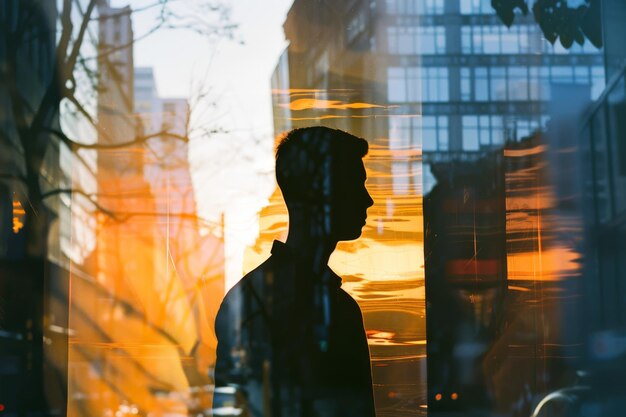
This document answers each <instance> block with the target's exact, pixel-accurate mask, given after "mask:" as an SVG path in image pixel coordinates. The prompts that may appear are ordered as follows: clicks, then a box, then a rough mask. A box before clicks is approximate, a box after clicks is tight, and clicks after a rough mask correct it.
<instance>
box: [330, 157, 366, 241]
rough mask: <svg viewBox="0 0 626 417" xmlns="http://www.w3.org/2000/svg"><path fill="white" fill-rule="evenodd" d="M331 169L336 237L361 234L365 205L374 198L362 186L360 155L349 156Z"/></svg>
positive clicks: (341, 238) (354, 236) (363, 177)
mask: <svg viewBox="0 0 626 417" xmlns="http://www.w3.org/2000/svg"><path fill="white" fill-rule="evenodd" d="M338 168H339V169H336V170H335V172H334V178H333V184H334V188H335V189H334V193H333V204H332V223H333V226H334V227H333V228H334V234H335V236H336V238H337V240H354V239H357V238H358V237H359V236H361V232H362V229H363V226H365V219H366V218H367V209H368V208H369V207H371V206H372V204H373V203H374V201H373V200H372V198H371V197H370V195H369V193H368V191H367V189H366V188H365V181H366V179H367V175H366V173H365V167H364V165H363V161H362V160H361V158H350V159H349V160H346V161H342V162H341V163H340V164H339V165H338Z"/></svg>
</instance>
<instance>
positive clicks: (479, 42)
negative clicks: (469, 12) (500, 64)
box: [461, 25, 534, 55]
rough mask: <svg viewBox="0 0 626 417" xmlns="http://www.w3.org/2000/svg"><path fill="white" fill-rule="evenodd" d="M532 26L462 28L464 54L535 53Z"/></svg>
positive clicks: (462, 49)
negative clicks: (532, 43)
mask: <svg viewBox="0 0 626 417" xmlns="http://www.w3.org/2000/svg"><path fill="white" fill-rule="evenodd" d="M532 33H533V32H532V29H531V26H530V25H513V26H511V27H510V28H507V27H506V26H503V25H498V26H495V25H482V26H462V27H461V51H462V53H464V54H493V55H500V54H525V53H532V52H534V51H533V50H532V49H533V48H532V45H531V41H530V40H531V34H532Z"/></svg>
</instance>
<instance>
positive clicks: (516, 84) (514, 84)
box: [507, 67, 528, 101]
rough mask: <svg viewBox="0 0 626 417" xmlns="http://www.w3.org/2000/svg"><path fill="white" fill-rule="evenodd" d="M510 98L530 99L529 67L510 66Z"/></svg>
mask: <svg viewBox="0 0 626 417" xmlns="http://www.w3.org/2000/svg"><path fill="white" fill-rule="evenodd" d="M507 71H508V77H509V80H508V87H509V100H513V101H515V100H528V68H527V67H509V68H508V70H507Z"/></svg>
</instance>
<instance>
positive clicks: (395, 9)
mask: <svg viewBox="0 0 626 417" xmlns="http://www.w3.org/2000/svg"><path fill="white" fill-rule="evenodd" d="M386 5H387V13H388V14H399V15H428V14H443V12H444V0H387V3H386Z"/></svg>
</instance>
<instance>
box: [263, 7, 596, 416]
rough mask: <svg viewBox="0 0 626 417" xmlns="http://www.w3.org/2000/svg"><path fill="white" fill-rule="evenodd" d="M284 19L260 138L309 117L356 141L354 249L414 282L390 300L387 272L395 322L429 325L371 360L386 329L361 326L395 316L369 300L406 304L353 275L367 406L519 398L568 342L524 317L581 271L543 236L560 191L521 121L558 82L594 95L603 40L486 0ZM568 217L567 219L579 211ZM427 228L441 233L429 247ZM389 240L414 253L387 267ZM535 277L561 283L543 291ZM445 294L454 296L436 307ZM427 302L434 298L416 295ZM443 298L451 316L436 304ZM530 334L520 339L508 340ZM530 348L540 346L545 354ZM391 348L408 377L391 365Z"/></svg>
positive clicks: (497, 405)
mask: <svg viewBox="0 0 626 417" xmlns="http://www.w3.org/2000/svg"><path fill="white" fill-rule="evenodd" d="M284 29H285V36H286V38H287V40H288V41H289V46H288V47H287V49H286V50H285V52H284V53H283V55H282V56H281V58H280V60H279V63H278V65H277V67H276V70H275V71H274V74H273V76H272V88H273V108H274V126H275V133H276V137H277V138H279V136H280V134H281V133H283V132H285V131H286V130H289V129H291V128H294V127H303V126H308V125H312V124H324V125H328V126H331V127H337V128H340V129H344V130H347V131H349V132H351V133H353V134H356V135H359V136H362V137H365V138H366V139H367V140H368V141H369V143H370V156H369V157H368V158H367V159H366V167H367V170H368V177H369V179H368V188H369V189H370V193H371V194H372V196H373V197H374V200H375V205H374V207H372V208H371V209H370V210H369V218H368V224H367V226H366V227H365V228H364V232H363V236H362V238H361V240H360V242H361V246H360V249H359V250H360V251H362V252H365V251H366V249H363V248H369V249H373V248H375V249H374V250H375V251H376V250H378V251H381V252H380V255H381V257H380V258H378V259H380V260H381V263H384V266H383V267H381V268H382V269H384V270H386V271H387V279H389V280H395V282H396V284H397V285H399V282H402V283H403V284H404V285H407V286H409V287H411V288H416V289H419V291H416V293H415V294H411V296H410V297H406V298H404V297H403V296H399V295H398V294H397V293H394V292H393V290H392V289H391V287H392V286H391V285H390V286H389V288H388V289H387V291H388V293H385V292H384V291H383V292H382V293H384V294H385V296H386V297H389V298H388V300H392V299H394V300H395V301H396V303H397V304H396V305H398V304H402V303H404V302H406V303H407V305H410V306H411V308H409V309H407V311H408V312H409V317H408V321H409V322H411V323H412V325H413V326H415V327H417V328H418V329H419V330H418V331H417V334H418V336H417V337H416V336H415V333H413V335H412V337H415V338H416V339H417V340H419V343H421V342H423V343H424V344H426V331H425V328H428V347H427V349H426V350H424V351H421V350H419V349H413V350H411V349H406V350H405V351H403V353H402V355H399V357H402V358H403V361H398V362H389V363H386V362H385V359H384V358H385V357H386V355H390V352H392V351H394V349H396V347H395V346H394V343H393V342H394V341H395V338H393V337H392V338H391V339H390V340H388V341H387V345H386V346H382V344H381V341H380V340H378V338H377V337H376V336H375V335H376V334H377V333H376V332H374V331H373V330H374V329H379V328H381V327H383V328H385V329H386V330H387V331H388V332H390V333H392V332H395V333H396V334H397V335H405V334H408V333H410V332H411V331H409V329H410V328H411V327H410V326H408V325H406V326H405V325H403V326H397V323H398V322H400V320H398V321H396V326H395V327H394V324H391V323H389V322H385V320H382V319H381V318H380V316H378V313H380V312H381V311H385V314H387V317H394V316H398V317H400V316H402V315H403V314H404V311H401V310H402V309H399V308H397V307H396V306H394V305H393V303H391V302H389V303H386V302H385V301H383V300H377V297H381V298H382V293H376V292H374V293H370V292H369V289H368V285H367V283H365V284H362V285H356V286H350V287H349V290H351V294H353V296H355V298H357V300H358V301H359V302H360V305H361V308H362V309H363V312H364V318H365V323H366V328H370V329H372V336H371V337H370V349H371V354H372V358H373V360H374V362H373V363H374V364H375V365H374V367H373V374H374V383H375V386H376V399H377V407H378V408H379V411H381V412H382V411H383V410H391V409H395V410H406V408H405V406H406V404H408V403H412V404H414V405H415V407H413V411H412V413H413V414H411V413H409V414H408V415H418V414H419V413H420V412H423V410H424V409H425V408H426V406H427V407H428V409H429V410H430V411H432V412H436V411H437V410H466V411H467V410H470V409H473V410H482V411H484V412H485V413H486V412H487V411H486V410H492V411H494V412H510V411H511V410H513V409H516V410H517V411H516V412H521V413H524V412H527V411H528V410H529V408H530V407H531V403H532V401H533V398H534V396H536V395H538V393H539V392H542V391H543V390H546V389H549V388H550V387H553V386H554V384H555V383H556V381H557V380H560V379H562V378H563V375H565V374H566V373H567V371H566V368H568V366H567V365H564V364H563V362H559V361H558V360H555V359H554V358H557V357H559V355H562V354H563V349H564V348H563V346H565V345H566V344H567V343H568V342H569V341H572V340H570V339H568V337H569V335H564V334H562V333H567V332H560V331H555V330H554V331H551V332H550V331H545V330H544V329H543V328H542V327H541V326H537V325H536V324H532V323H531V322H529V319H530V318H531V317H534V318H535V319H540V320H542V322H543V323H551V324H550V325H551V326H553V327H556V328H558V327H559V326H560V325H561V323H562V321H561V320H562V319H561V318H560V317H561V315H562V314H564V311H565V310H566V309H567V308H570V309H571V308H572V306H571V305H569V304H568V302H567V301H564V300H565V299H567V298H568V297H569V298H575V297H577V296H579V294H580V293H576V291H579V290H580V288H579V280H580V275H581V271H580V268H579V267H578V266H576V265H577V264H576V261H575V259H576V258H577V257H578V256H579V255H580V247H578V246H576V244H575V243H572V242H571V241H569V240H568V239H567V238H564V237H563V235H562V234H560V235H559V234H558V233H555V229H556V228H557V227H559V226H558V225H560V226H563V221H562V219H563V218H564V217H566V216H561V217H560V218H559V221H557V220H556V217H555V212H554V210H553V209H554V204H556V203H555V202H559V203H558V204H561V203H562V200H561V197H562V196H561V195H558V193H555V191H554V190H553V189H552V188H551V186H550V185H549V183H550V181H551V179H552V178H553V177H554V176H553V174H552V173H551V172H550V170H546V169H545V164H548V163H550V162H552V156H550V155H548V154H546V153H545V150H546V149H547V143H548V142H550V141H551V140H552V139H547V136H545V137H538V136H537V134H538V133H537V132H541V131H546V130H548V125H549V122H550V120H551V116H552V115H554V114H558V113H559V110H558V109H559V106H560V104H559V100H558V99H559V97H558V95H559V93H557V91H559V88H561V87H567V88H570V87H571V88H572V89H576V91H578V92H580V94H578V96H577V98H576V100H578V101H579V102H581V101H582V102H591V101H592V100H593V99H595V98H597V97H598V96H599V95H600V93H601V92H602V90H603V88H604V78H605V77H604V71H605V70H604V59H603V53H602V52H601V51H598V50H597V49H595V48H594V47H593V46H592V45H591V44H590V43H589V42H588V41H587V42H585V43H584V44H583V45H582V46H581V45H577V44H574V45H573V46H572V47H571V48H570V49H565V48H563V47H561V46H560V45H558V43H557V44H556V45H551V44H550V43H549V42H548V41H546V40H545V39H544V38H543V35H542V33H541V29H540V28H539V26H538V25H537V23H536V22H535V21H534V18H533V17H532V15H528V16H523V15H522V14H521V13H520V14H518V15H516V17H515V22H514V24H513V25H512V26H511V27H510V28H507V27H506V26H505V25H504V24H503V23H502V22H501V21H500V19H499V18H498V16H497V15H496V13H495V10H494V9H493V8H492V5H491V1H489V0H452V1H443V0H428V1H416V0H374V1H358V0H355V1H346V2H340V3H334V4H329V3H325V2H305V1H295V2H294V4H293V5H292V7H291V9H290V11H289V13H288V16H287V19H286V21H285V24H284ZM422 196H423V197H424V203H423V205H424V206H423V207H422ZM563 204H567V203H563ZM427 206H428V207H427ZM281 207H282V206H281V202H280V193H279V192H278V191H277V192H276V193H275V194H274V195H273V196H272V198H271V199H270V205H269V206H268V207H267V208H266V209H264V210H263V211H262V212H261V229H262V230H261V237H260V238H259V241H258V242H257V245H256V247H255V249H254V250H252V251H251V252H254V253H263V249H261V248H262V247H263V245H264V244H267V241H271V237H270V235H272V236H276V235H277V233H276V231H277V230H284V228H285V226H286V216H285V214H284V209H282V208H281ZM422 208H423V212H422ZM427 211H428V212H429V213H430V215H429V216H426V217H423V213H426V212H427ZM446 216H447V217H446ZM520 216H521V217H520ZM522 217H523V218H522ZM437 219H439V220H441V221H439V222H438V220H437ZM452 220H454V221H452ZM265 222H267V223H265ZM422 222H423V227H422ZM559 222H561V223H559ZM574 226H575V227H574ZM441 227H443V229H442V228H441ZM566 227H570V228H571V229H568V230H572V231H574V230H578V231H580V225H572V224H569V223H568V224H567V226H566ZM572 227H573V228H572ZM576 228H578V229H576ZM442 236H445V242H444V245H443V246H440V247H439V248H437V247H436V246H433V245H440V244H441V241H442V239H444V238H443V237H442ZM391 242H395V245H396V250H397V251H398V252H407V253H411V254H412V256H414V257H415V258H416V259H418V258H419V254H418V253H419V252H421V253H423V254H424V258H425V262H424V263H423V264H421V262H420V263H418V265H419V264H421V265H419V267H418V268H412V267H408V266H407V267H406V268H405V270H404V271H398V270H395V271H394V266H392V265H389V262H383V261H384V259H385V258H389V259H391V258H392V257H391V255H388V254H387V252H386V251H385V249H384V248H385V245H387V244H390V243H391ZM411 243H414V244H416V245H417V248H416V249H417V250H416V251H415V252H410V250H409V248H411V247H412V246H411ZM424 245H425V246H426V247H425V248H424ZM424 249H425V252H424ZM340 250H341V247H340ZM383 253H385V254H386V256H384V257H383V256H382V254H383ZM403 262H406V265H411V264H410V261H408V260H403ZM395 264H396V266H397V265H398V264H401V262H398V260H396V262H395ZM363 265H364V266H363V268H365V264H363ZM424 266H425V268H424ZM375 270H376V267H375V266H373V267H371V268H369V270H367V271H366V270H362V271H359V272H360V273H361V272H362V274H359V276H363V277H364V278H366V279H367V275H368V273H370V271H375ZM398 272H400V273H398ZM374 275H375V274H374ZM424 279H425V281H426V283H427V285H426V292H425V293H424V292H420V291H422V290H423V289H424ZM348 285H350V283H348ZM538 285H539V286H538ZM437 286H439V287H437ZM429 288H430V290H436V291H434V292H433V291H430V292H429ZM437 288H439V289H437ZM571 288H575V290H572V291H574V292H571V291H570V289H571ZM545 291H553V292H555V293H556V292H562V294H564V295H563V296H562V297H560V296H559V297H556V298H555V299H553V300H552V301H554V300H557V301H554V302H548V298H547V297H546V292H545ZM361 296H363V298H361ZM394 297H395V298H394ZM436 300H439V301H436ZM442 300H443V301H442ZM445 300H448V301H449V302H451V303H453V304H449V303H448V304H446V305H441V302H444V301H445ZM531 300H535V301H536V303H537V304H535V305H533V304H532V303H533V301H531ZM437 302H438V303H439V305H438V306H437V309H436V311H435V310H428V309H427V308H426V307H425V305H424V303H425V304H426V305H428V306H430V307H428V308H432V306H433V305H434V304H437ZM444 304H445V303H444ZM411 309H412V310H411ZM455 309H456V310H455ZM564 309H565V310H564ZM453 311H457V312H458V315H457V316H455V317H452V318H451V320H448V319H446V317H447V316H449V315H450V314H452V312H453ZM411 313H412V314H414V315H410V314H411ZM425 315H427V316H428V318H427V319H426V320H425V319H424V316H425ZM502 317H508V320H509V322H506V323H505V321H502V320H504V319H502ZM391 321H393V320H391ZM446 323H447V324H446ZM510 323H513V324H510ZM446 325H449V326H452V327H448V328H445V327H446ZM422 326H424V327H425V328H422ZM415 327H414V328H415ZM442 327H443V329H441V328H442ZM438 330H441V331H440V332H438ZM529 334H532V335H533V336H532V337H533V338H534V339H533V341H532V342H528V341H524V342H522V341H523V340H524V337H525V336H524V335H529ZM438 335H439V336H438ZM422 338H423V339H422ZM517 342H520V343H517ZM577 342H578V341H577V340H573V341H572V343H574V344H575V343H577ZM416 344H417V343H416ZM546 345H549V346H552V347H551V348H546V350H545V351H544V350H543V349H544V348H542V347H541V346H546ZM507 346H509V347H510V346H517V347H516V348H513V349H512V350H511V349H509V348H507ZM446 349H447V350H446ZM516 349H517V350H516ZM532 352H535V353H532ZM537 352H540V353H537ZM569 353H571V352H569ZM426 354H427V355H428V364H429V367H428V377H425V376H424V375H425V366H424V365H425V360H426V359H413V360H409V359H408V358H409V357H418V358H423V357H425V356H426ZM579 354H580V352H577V353H576V355H579ZM422 355H423V356H422ZM446 358H447V359H446ZM503 358H504V359H503ZM514 358H524V359H520V360H517V359H514ZM422 360H423V362H420V361H422ZM378 361H381V362H378ZM400 362H403V369H411V370H412V371H411V373H412V376H410V377H409V376H406V374H402V372H401V371H400V370H399V368H395V366H396V365H397V364H398V363H400ZM379 363H380V364H384V365H385V366H380V367H379V366H376V364H379ZM519 369H527V370H532V371H529V373H524V372H519ZM488 371H489V372H490V374H488ZM516 372H518V373H517V375H518V377H514V376H515V375H516ZM531 373H533V374H532V375H534V376H532V375H531ZM507 375H508V376H507ZM503 378H504V379H508V380H509V381H510V384H509V386H508V388H506V389H500V388H498V387H500V386H502V384H501V382H502V381H503ZM400 381H402V382H404V385H402V387H404V388H401V387H400V385H401V384H400ZM409 386H412V387H413V388H412V391H411V390H405V389H406V387H409ZM419 387H422V388H426V387H427V391H428V392H424V391H420V388H419ZM515 404H517V405H515ZM420 405H422V406H424V407H423V408H421V410H422V411H420Z"/></svg>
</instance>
